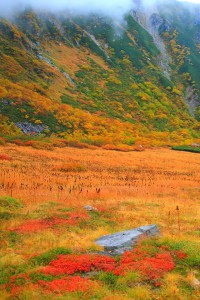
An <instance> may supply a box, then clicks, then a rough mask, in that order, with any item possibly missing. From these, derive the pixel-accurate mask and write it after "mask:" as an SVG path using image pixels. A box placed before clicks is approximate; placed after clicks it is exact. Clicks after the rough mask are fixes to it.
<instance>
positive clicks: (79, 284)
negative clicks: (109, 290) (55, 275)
mask: <svg viewBox="0 0 200 300" xmlns="http://www.w3.org/2000/svg"><path fill="white" fill-rule="evenodd" d="M38 283H39V284H40V285H41V286H42V287H44V288H46V289H47V290H49V291H51V292H56V293H60V292H65V291H67V292H85V291H87V290H89V289H92V288H93V287H94V285H95V284H94V283H93V282H92V281H91V280H89V279H88V278H82V277H80V276H73V277H66V278H62V279H54V280H53V281H50V282H47V281H44V280H40V281H39V282H38Z"/></svg>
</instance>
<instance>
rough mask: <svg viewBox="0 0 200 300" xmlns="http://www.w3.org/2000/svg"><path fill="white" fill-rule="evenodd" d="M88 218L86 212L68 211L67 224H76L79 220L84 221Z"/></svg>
mask: <svg viewBox="0 0 200 300" xmlns="http://www.w3.org/2000/svg"><path fill="white" fill-rule="evenodd" d="M87 219H89V216H88V215H87V214H86V213H70V214H69V216H68V220H67V224H68V225H76V224H78V223H79V222H80V221H85V220H87Z"/></svg>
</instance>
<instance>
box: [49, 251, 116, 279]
mask: <svg viewBox="0 0 200 300" xmlns="http://www.w3.org/2000/svg"><path fill="white" fill-rule="evenodd" d="M115 264H116V262H115V259H114V258H112V257H109V256H103V255H89V254H82V255H70V254H69V255H59V257H58V259H56V260H53V261H52V262H51V263H50V265H49V266H47V267H45V268H44V270H43V272H44V273H45V274H48V275H49V274H51V275H54V276H57V275H63V274H67V275H72V274H75V273H87V272H90V271H92V270H97V271H100V270H102V271H104V272H112V271H114V269H115Z"/></svg>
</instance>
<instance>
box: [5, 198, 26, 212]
mask: <svg viewBox="0 0 200 300" xmlns="http://www.w3.org/2000/svg"><path fill="white" fill-rule="evenodd" d="M0 207H2V208H6V209H11V210H12V209H19V208H22V207H23V205H22V203H21V202H20V200H18V199H15V198H13V197H9V196H3V197H0Z"/></svg>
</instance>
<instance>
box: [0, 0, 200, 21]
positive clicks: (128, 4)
mask: <svg viewBox="0 0 200 300" xmlns="http://www.w3.org/2000/svg"><path fill="white" fill-rule="evenodd" d="M134 1H136V0H0V15H7V14H10V13H12V11H13V9H15V8H16V9H19V8H24V7H25V6H27V5H29V6H31V7H33V8H34V9H39V10H40V9H46V10H51V11H54V12H58V11H62V10H64V9H67V10H70V11H71V12H75V13H90V12H99V13H103V14H106V15H110V16H115V17H122V16H123V15H124V14H125V13H126V12H128V11H129V10H130V9H131V8H133V3H134ZM142 1H143V2H145V4H146V5H151V3H153V2H156V1H163V2H164V1H165V0H142ZM174 1H176V0H174ZM178 1H183V2H193V3H200V0H178Z"/></svg>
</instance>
